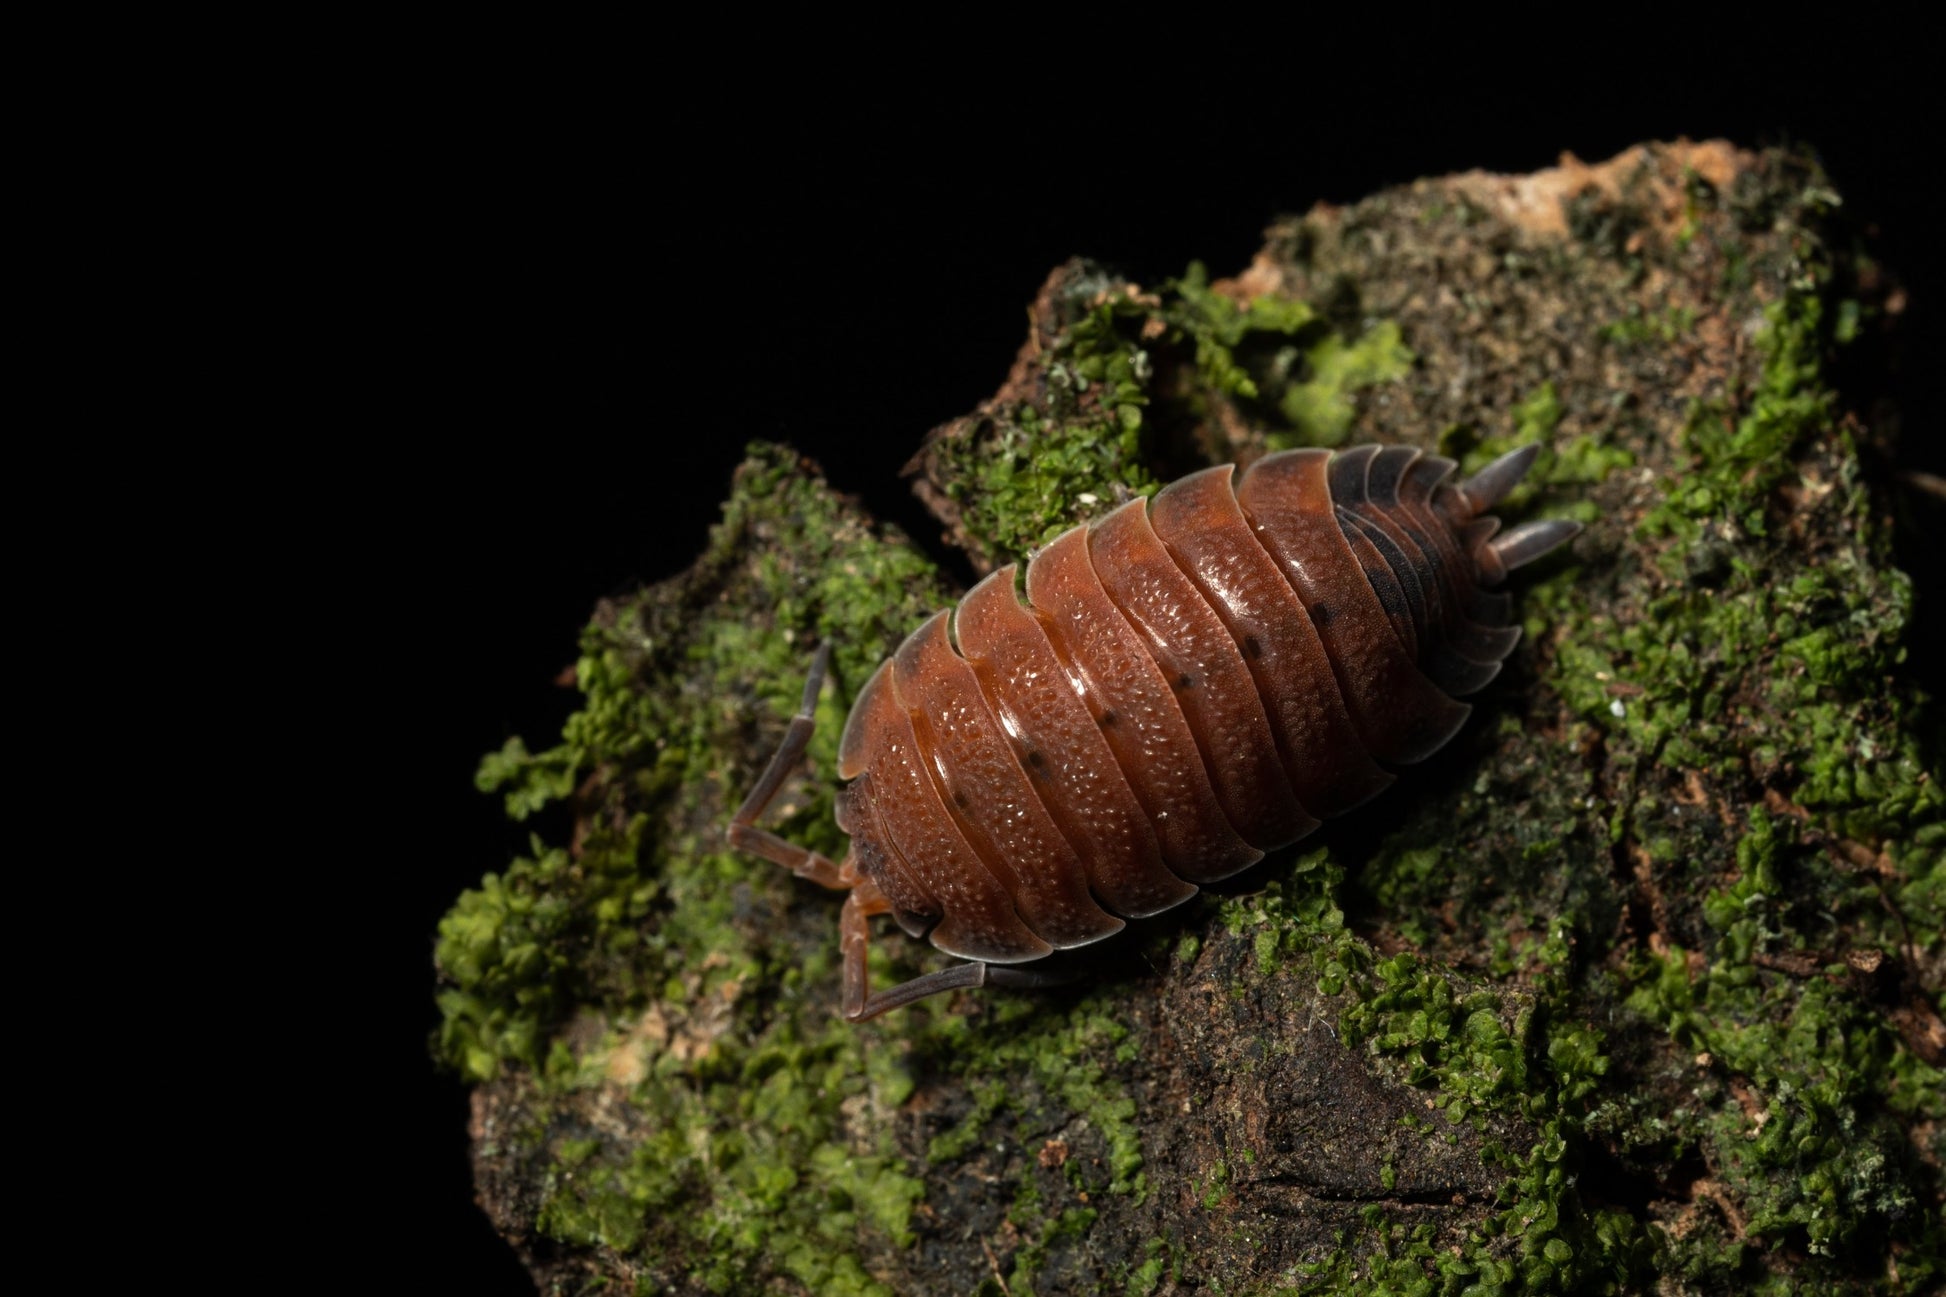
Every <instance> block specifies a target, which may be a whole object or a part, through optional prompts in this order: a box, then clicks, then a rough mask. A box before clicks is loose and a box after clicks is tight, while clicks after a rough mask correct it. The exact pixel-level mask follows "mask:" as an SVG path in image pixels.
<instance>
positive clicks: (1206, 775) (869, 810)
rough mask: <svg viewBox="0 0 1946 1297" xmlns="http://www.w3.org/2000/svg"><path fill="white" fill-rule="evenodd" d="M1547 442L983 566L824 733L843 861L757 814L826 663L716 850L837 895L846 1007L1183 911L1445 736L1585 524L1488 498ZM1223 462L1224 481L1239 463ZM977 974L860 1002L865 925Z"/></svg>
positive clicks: (863, 1012) (1084, 535) (1365, 477)
mask: <svg viewBox="0 0 1946 1297" xmlns="http://www.w3.org/2000/svg"><path fill="white" fill-rule="evenodd" d="M1536 449H1537V448H1536V447H1534V446H1526V447H1522V448H1521V449H1519V450H1516V451H1513V452H1512V453H1510V454H1507V455H1503V456H1501V457H1500V458H1499V459H1497V460H1495V461H1494V462H1493V463H1491V464H1489V465H1487V467H1486V468H1485V469H1483V470H1482V471H1481V472H1480V473H1479V474H1478V475H1477V476H1474V477H1472V478H1469V479H1467V480H1465V481H1463V482H1457V483H1448V482H1447V480H1446V479H1447V478H1448V477H1449V476H1450V475H1451V474H1452V472H1453V470H1454V468H1455V467H1456V465H1455V464H1454V463H1453V461H1451V460H1449V459H1443V458H1440V457H1438V456H1431V455H1425V454H1422V453H1421V452H1419V451H1416V450H1412V449H1410V448H1406V447H1398V446H1393V447H1384V448H1381V447H1378V446H1359V447H1356V448H1354V449H1352V450H1347V451H1342V452H1338V453H1332V452H1329V451H1323V450H1292V451H1284V452H1281V453H1278V454H1273V455H1268V456H1266V457H1264V458H1262V459H1259V460H1257V461H1256V462H1255V463H1253V464H1252V465H1251V466H1250V467H1249V469H1248V470H1247V471H1245V472H1244V473H1243V474H1242V476H1241V477H1240V478H1238V477H1237V475H1236V471H1235V466H1234V465H1231V464H1224V465H1221V466H1219V467H1216V468H1209V469H1204V470H1202V471H1201V472H1197V473H1192V474H1190V475H1189V476H1188V477H1185V478H1182V479H1181V480H1179V481H1177V482H1174V483H1172V484H1171V485H1169V486H1168V487H1166V488H1164V489H1163V490H1162V491H1160V492H1159V493H1157V494H1156V496H1155V497H1154V499H1153V500H1149V501H1145V500H1142V499H1139V498H1138V499H1134V500H1130V501H1128V502H1127V503H1126V504H1123V505H1122V506H1120V507H1119V508H1117V509H1115V510H1113V511H1112V512H1110V513H1108V514H1107V515H1106V516H1104V517H1102V518H1100V519H1098V520H1097V521H1095V522H1094V523H1092V524H1090V525H1086V526H1079V527H1075V528H1073V529H1071V530H1069V531H1067V532H1065V533H1063V534H1062V535H1061V536H1059V537H1058V538H1056V539H1055V540H1054V541H1053V542H1052V543H1051V544H1049V545H1048V546H1047V547H1046V548H1045V549H1042V550H1041V551H1040V552H1039V553H1038V554H1036V555H1034V556H1033V558H1032V559H1031V560H1030V561H1029V562H1028V564H1027V568H1026V572H1025V594H1026V598H1025V600H1024V601H1023V600H1022V598H1021V597H1020V595H1019V594H1018V593H1016V585H1015V576H1016V569H1015V567H1014V566H1013V565H1009V566H1006V567H1003V568H1000V569H999V570H998V571H996V572H994V573H992V574H991V575H990V576H988V577H987V578H986V579H985V580H983V581H981V582H980V583H979V584H978V585H976V586H974V587H973V589H972V590H970V591H968V592H967V594H966V596H965V597H964V598H963V599H961V600H960V602H959V605H958V607H957V608H956V609H953V610H951V611H949V612H948V611H942V612H939V613H937V614H935V615H934V616H933V617H931V618H930V619H928V620H927V621H926V622H925V623H924V624H923V625H921V626H920V627H919V628H918V629H917V630H915V631H914V632H913V633H912V634H911V636H910V637H909V638H907V640H906V641H905V643H904V644H903V645H902V646H900V648H899V650H898V651H897V652H896V653H894V654H893V655H892V657H891V658H890V659H889V660H888V661H886V662H884V663H883V664H881V665H880V666H879V668H878V670H877V671H876V672H875V673H873V675H872V677H871V678H870V679H869V680H868V681H867V682H866V684H865V687H864V688H863V689H862V690H860V691H859V694H858V696H857V698H856V700H855V701H854V703H853V705H852V709H851V715H850V717H849V718H848V719H847V721H846V722H845V728H844V733H843V736H842V738H841V739H840V740H839V755H838V774H839V776H840V777H841V778H843V779H845V780H847V781H849V782H847V783H846V784H845V786H844V787H843V788H842V789H841V790H840V792H839V794H838V801H837V820H838V826H839V827H840V828H841V829H843V830H844V831H845V832H846V833H848V834H849V835H850V836H851V849H850V851H849V852H848V853H847V854H846V856H845V859H844V862H843V863H842V864H836V863H833V862H832V861H831V860H829V859H828V858H826V857H824V856H822V855H819V854H817V853H815V852H812V851H808V850H806V849H805V848H803V847H800V846H797V845H795V844H793V843H791V842H788V841H786V840H785V839H783V838H781V837H779V836H777V835H776V834H773V833H770V832H768V831H766V830H764V829H761V828H759V827H757V820H758V818H759V817H760V816H761V815H762V814H763V811H764V809H765V808H766V807H767V806H768V805H769V804H770V802H771V800H772V799H773V798H774V797H775V796H776V795H777V791H778V789H779V788H780V787H782V785H783V783H784V780H785V779H786V778H787V777H788V775H789V773H790V771H791V769H792V767H793V766H794V765H795V764H796V763H797V761H798V760H799V758H800V757H802V755H803V753H804V749H805V746H806V744H808V743H809V742H810V738H811V733H812V728H813V722H812V712H813V706H814V704H815V702H816V699H817V694H818V689H819V686H820V685H821V683H822V681H823V677H824V674H825V670H826V667H827V664H828V662H829V656H830V646H829V645H828V644H827V645H823V646H821V647H820V648H819V650H818V652H817V656H816V658H815V659H814V660H813V663H812V667H811V673H810V679H809V681H808V682H807V683H806V685H805V690H804V702H803V706H802V707H801V708H800V709H799V711H798V714H797V715H796V716H795V717H793V718H792V720H791V723H790V728H789V730H788V732H787V733H786V735H785V737H784V740H783V743H782V744H781V745H780V746H779V748H778V750H777V753H776V755H775V756H774V757H773V758H772V759H771V762H770V765H769V766H768V767H767V768H766V769H765V771H764V774H763V777H762V778H761V779H760V780H758V782H757V784H756V786H755V787H754V788H753V789H752V790H751V792H750V795H749V796H748V797H747V798H746V799H745V800H744V802H743V805H742V806H741V807H740V808H739V809H738V810H737V812H736V814H735V816H734V817H733V818H732V820H731V823H730V828H729V839H730V841H731V843H732V844H734V845H735V846H737V847H738V848H740V849H742V850H746V851H749V852H752V853H753V854H756V855H759V856H762V857H764V858H765V859H768V860H772V861H775V862H776V863H778V864H780V865H783V866H785V867H786V868H789V869H791V870H793V871H794V872H796V873H797V874H799V875H800V876H802V877H804V878H808V879H810V880H812V881H813V882H816V883H820V884H822V885H823V886H825V887H829V888H833V889H835V890H839V891H844V892H846V893H848V895H847V896H846V898H845V905H844V910H843V914H842V917H841V919H840V925H839V926H840V941H841V948H842V953H843V965H844V1014H845V1017H846V1018H848V1019H850V1020H851V1021H853V1022H861V1021H864V1020H865V1019H867V1018H872V1017H876V1016H877V1015H878V1014H881V1013H884V1012H886V1011H887V1010H888V1009H895V1008H898V1007H900V1006H901V1005H905V1004H909V1003H911V1002H912V1001H914V1000H917V999H920V998H922V997H924V996H928V995H932V994H935V993H937V992H940V991H946V990H951V989H953V988H955V987H963V986H981V985H985V984H986V983H988V982H992V983H995V984H998V985H1033V984H1038V983H1040V982H1043V981H1045V980H1049V979H1047V978H1045V977H1043V976H1042V975H1040V974H1039V973H1037V972H1036V971H1035V970H1033V969H1028V968H1021V967H1019V965H1022V964H1028V963H1031V962H1032V961H1034V960H1038V959H1041V958H1043V957H1045V956H1047V955H1049V954H1051V953H1053V952H1054V951H1057V950H1069V949H1072V948H1074V947H1077V946H1085V945H1088V944H1090V943H1092V942H1096V941H1100V940H1102V939H1103V938H1105V937H1109V936H1112V935H1113V934H1115V933H1116V932H1118V931H1120V930H1121V929H1122V927H1123V926H1124V920H1126V919H1132V918H1142V917H1146V916H1148V915H1152V914H1156V913H1159V912H1161V911H1163V910H1167V909H1169V908H1171V907H1173V906H1176V905H1180V904H1182V903H1183V902H1184V901H1186V900H1188V899H1189V898H1190V897H1191V896H1194V895H1195V894H1196V891H1197V888H1198V885H1200V884H1203V883H1210V882H1215V881H1217V880H1218V879H1221V878H1224V877H1227V876H1228V875H1231V874H1234V873H1236V872H1237V871H1238V870H1240V869H1243V868H1246V867H1247V866H1249V865H1250V864H1252V863H1254V862H1255V861H1257V860H1259V859H1261V858H1262V856H1263V854H1264V853H1265V852H1266V851H1270V850H1273V849H1275V848H1277V847H1281V846H1284V845H1286V844H1288V843H1290V842H1294V841H1296V840H1297V839H1299V838H1301V837H1303V836H1304V835H1305V834H1307V833H1309V832H1311V831H1312V830H1313V829H1315V828H1316V827H1317V826H1318V824H1319V823H1320V822H1321V821H1322V820H1325V819H1328V818H1330V817H1332V816H1336V815H1342V814H1344V813H1345V812H1347V811H1349V810H1351V809H1352V808H1353V807H1356V806H1358V805H1359V804H1361V803H1363V802H1364V801H1366V800H1367V799H1368V798H1370V797H1372V796H1374V795H1375V794H1377V793H1379V792H1380V791H1382V790H1383V789H1384V788H1385V787H1386V786H1387V785H1389V784H1390V783H1391V782H1392V780H1393V778H1394V776H1393V775H1392V774H1391V773H1390V772H1389V771H1388V770H1387V769H1386V768H1385V767H1386V766H1387V765H1394V766H1398V765H1411V764H1412V763H1414V762H1417V761H1423V760H1424V759H1425V758H1427V757H1428V756H1430V755H1432V754H1433V753H1434V752H1436V751H1437V750H1438V749H1439V748H1440V747H1441V746H1442V745H1444V744H1445V743H1446V741H1447V740H1448V739H1450V738H1451V737H1452V736H1453V734H1454V732H1455V731H1457V730H1458V729H1459V727H1460V725H1461V723H1462V722H1464V721H1465V719H1466V716H1467V713H1468V711H1469V710H1470V708H1469V707H1468V706H1466V705H1465V704H1463V703H1459V702H1456V701H1454V699H1455V697H1456V696H1464V695H1466V694H1470V693H1473V692H1474V691H1476V690H1478V689H1480V688H1482V687H1483V686H1484V685H1485V684H1486V683H1487V682H1488V681H1489V680H1491V679H1493V677H1494V676H1495V674H1497V673H1498V671H1499V670H1500V664H1501V662H1502V661H1503V660H1504V659H1505V658H1506V656H1507V655H1508V654H1509V653H1510V652H1512V651H1513V647H1514V645H1515V644H1516V643H1517V642H1518V641H1519V639H1520V630H1519V628H1518V627H1515V626H1509V625H1508V624H1507V622H1508V618H1509V616H1510V612H1511V603H1510V601H1509V599H1508V597H1507V596H1506V595H1505V594H1503V593H1498V592H1494V591H1492V590H1489V589H1483V588H1482V587H1492V586H1497V585H1499V584H1500V583H1501V582H1502V581H1503V580H1505V579H1506V575H1507V573H1508V571H1509V570H1510V569H1513V568H1517V567H1520V566H1521V565H1522V564H1525V563H1529V562H1532V561H1533V560H1534V559H1537V558H1539V557H1540V556H1541V555H1543V554H1546V553H1547V552H1548V551H1550V550H1552V549H1554V548H1555V547H1556V546H1557V545H1560V544H1562V543H1564V542H1565V541H1567V540H1568V539H1570V538H1571V537H1573V536H1574V535H1575V533H1577V532H1578V531H1579V530H1580V525H1579V524H1577V523H1573V522H1567V521H1561V520H1550V521H1542V522H1530V523H1526V524H1524V525H1522V526H1519V527H1516V528H1514V529H1513V530H1512V531H1509V532H1507V533H1506V534H1504V535H1500V534H1498V533H1499V522H1498V520H1497V519H1494V518H1492V517H1487V516H1483V515H1484V514H1485V511H1486V510H1487V509H1488V508H1490V507H1491V506H1492V505H1493V504H1494V502H1495V501H1497V500H1499V499H1500V498H1501V497H1502V496H1504V495H1505V494H1506V493H1507V491H1508V490H1509V489H1511V488H1512V487H1513V485H1514V484H1515V483H1516V482H1518V481H1519V480H1520V479H1521V477H1522V476H1523V475H1524V474H1525V473H1526V472H1527V469H1528V467H1529V466H1530V465H1531V464H1532V462H1533V459H1534V456H1535V454H1536ZM1233 479H1234V480H1233ZM878 914H890V915H891V916H892V917H893V919H894V920H895V921H896V922H897V923H898V924H899V926H900V927H902V928H903V929H905V931H906V932H907V933H909V934H910V935H911V936H913V937H915V938H919V937H925V938H928V939H930V940H931V942H932V944H933V945H934V946H936V947H938V948H939V949H940V950H942V951H944V952H946V953H947V954H948V955H952V956H955V957H957V958H959V959H961V960H965V961H968V962H965V963H961V964H957V965H954V966H952V967H950V968H946V969H942V970H940V971H938V972H934V973H928V974H926V975H925V976H923V977H918V978H914V979H913V980H911V981H908V982H905V983H903V984H901V985H899V986H895V987H892V988H891V989H889V990H885V991H880V992H877V993H873V992H871V990H870V987H869V984H868V980H867V977H866V960H865V956H866V943H867V941H868V939H869V928H868V920H869V919H870V918H871V917H872V916H874V915H878Z"/></svg>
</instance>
